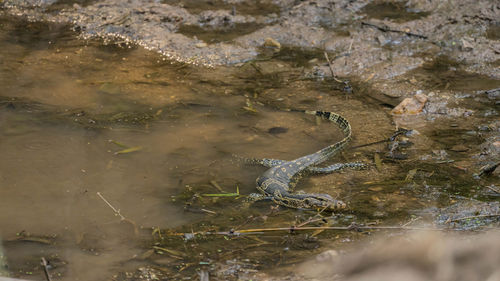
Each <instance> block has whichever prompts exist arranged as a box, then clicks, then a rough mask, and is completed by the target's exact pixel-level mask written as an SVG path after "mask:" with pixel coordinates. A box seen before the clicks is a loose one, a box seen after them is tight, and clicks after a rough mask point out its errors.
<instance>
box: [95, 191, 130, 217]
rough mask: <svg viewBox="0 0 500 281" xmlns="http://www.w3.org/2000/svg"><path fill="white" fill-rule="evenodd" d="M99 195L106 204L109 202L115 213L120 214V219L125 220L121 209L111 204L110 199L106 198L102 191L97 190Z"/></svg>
mask: <svg viewBox="0 0 500 281" xmlns="http://www.w3.org/2000/svg"><path fill="white" fill-rule="evenodd" d="M97 195H99V197H101V199H102V201H104V202H105V203H106V204H108V206H109V207H110V208H111V209H112V210H113V211H114V212H115V215H118V216H120V219H121V220H122V221H123V220H125V217H124V216H123V215H122V214H121V213H120V210H117V209H116V208H115V207H113V205H111V203H109V202H108V200H106V198H104V196H102V195H101V193H100V192H97Z"/></svg>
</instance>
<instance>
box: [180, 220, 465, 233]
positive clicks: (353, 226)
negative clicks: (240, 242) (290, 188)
mask: <svg viewBox="0 0 500 281" xmlns="http://www.w3.org/2000/svg"><path fill="white" fill-rule="evenodd" d="M384 229H386V230H389V229H392V230H428V231H446V230H454V231H460V230H458V229H453V228H430V227H408V226H360V225H357V224H355V223H352V224H351V225H350V226H306V227H294V226H291V227H271V228H253V229H242V230H230V231H223V232H194V233H189V235H192V234H201V235H225V236H240V235H249V234H263V233H264V232H274V231H288V232H295V231H299V230H345V231H352V230H355V231H361V230H384ZM186 234H187V233H174V234H173V235H178V236H184V235H186Z"/></svg>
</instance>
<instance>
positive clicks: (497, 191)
mask: <svg viewBox="0 0 500 281" xmlns="http://www.w3.org/2000/svg"><path fill="white" fill-rule="evenodd" d="M486 188H488V189H489V190H491V191H493V192H495V193H498V194H500V190H498V189H496V188H493V185H492V186H489V185H487V186H486Z"/></svg>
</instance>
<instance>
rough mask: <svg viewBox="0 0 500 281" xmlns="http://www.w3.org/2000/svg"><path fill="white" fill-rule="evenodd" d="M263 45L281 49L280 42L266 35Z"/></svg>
mask: <svg viewBox="0 0 500 281" xmlns="http://www.w3.org/2000/svg"><path fill="white" fill-rule="evenodd" d="M264 47H270V48H276V49H281V44H280V42H278V41H276V40H274V39H273V38H271V37H268V38H266V41H265V42H264Z"/></svg>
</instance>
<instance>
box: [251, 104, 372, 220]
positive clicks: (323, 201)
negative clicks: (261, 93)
mask: <svg viewBox="0 0 500 281" xmlns="http://www.w3.org/2000/svg"><path fill="white" fill-rule="evenodd" d="M289 111H295V112H303V113H305V114H311V115H316V116H319V117H321V118H324V119H328V120H329V121H331V122H334V123H335V124H337V125H338V126H339V127H340V129H342V132H343V134H344V138H343V139H342V140H340V141H339V142H336V143H334V144H332V145H329V146H327V147H325V148H323V149H321V150H319V151H317V152H314V153H312V154H309V155H306V156H303V157H300V158H297V159H295V160H291V161H285V160H278V159H253V162H255V163H258V164H261V165H264V166H266V167H269V169H268V170H267V171H265V172H264V173H263V174H262V175H261V176H260V177H258V178H257V180H256V184H257V190H258V191H259V192H260V194H256V193H252V194H251V195H250V199H251V200H262V199H271V200H272V201H273V202H275V203H276V204H278V205H282V206H286V207H290V208H297V209H309V210H314V209H315V210H327V211H334V210H339V209H344V208H346V204H345V203H344V202H342V201H340V200H336V199H333V198H332V197H331V196H330V195H329V194H317V193H293V192H292V189H293V188H294V187H295V185H296V184H297V182H298V180H299V179H300V178H301V177H302V175H303V174H304V173H315V174H326V173H332V172H335V171H339V170H341V169H344V168H364V167H366V164H363V163H359V162H353V163H337V164H333V165H330V166H327V167H316V165H318V164H320V163H322V162H324V161H326V160H328V159H330V158H331V157H332V156H333V155H335V154H336V153H337V152H339V151H341V150H342V149H343V148H344V147H345V146H346V145H347V144H348V142H349V141H350V140H351V137H352V132H351V125H350V124H349V121H347V119H346V118H344V117H342V116H341V115H339V114H336V113H333V112H328V111H311V110H289Z"/></svg>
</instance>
